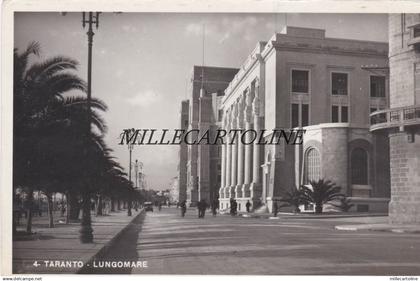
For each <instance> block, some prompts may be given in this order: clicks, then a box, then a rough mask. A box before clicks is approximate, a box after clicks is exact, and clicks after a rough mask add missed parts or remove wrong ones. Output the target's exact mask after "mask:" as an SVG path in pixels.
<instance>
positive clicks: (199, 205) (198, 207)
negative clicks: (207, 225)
mask: <svg viewBox="0 0 420 281" xmlns="http://www.w3.org/2000/svg"><path fill="white" fill-rule="evenodd" d="M197 210H198V218H201V201H198V202H197Z"/></svg>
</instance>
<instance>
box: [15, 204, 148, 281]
mask: <svg viewBox="0 0 420 281" xmlns="http://www.w3.org/2000/svg"><path fill="white" fill-rule="evenodd" d="M132 211H133V215H132V216H131V217H129V216H127V211H126V210H122V211H118V212H112V213H111V214H110V215H108V216H100V217H96V216H94V215H92V228H93V235H94V242H93V243H90V244H82V243H80V242H79V229H80V223H70V224H67V225H66V224H56V225H55V227H54V228H46V227H45V226H44V224H42V226H43V227H37V226H38V225H40V223H39V222H40V220H44V219H45V218H44V217H42V218H39V217H38V218H37V217H35V218H34V228H33V230H32V231H34V232H36V234H34V235H33V237H32V238H31V239H29V237H28V239H27V240H25V239H22V240H21V241H13V273H14V274H16V273H33V274H40V273H76V272H77V271H78V270H80V268H79V267H78V266H76V265H75V264H72V265H71V266H64V267H63V266H58V267H47V266H46V265H45V262H44V261H53V262H55V261H66V262H72V261H81V262H83V264H86V263H87V262H88V261H89V260H91V259H92V258H93V257H94V256H95V255H96V254H98V253H99V252H100V251H103V250H104V249H105V248H106V247H107V246H109V244H110V243H112V241H113V238H114V237H116V236H117V235H119V234H120V233H121V232H122V230H123V229H124V228H125V227H126V226H127V225H128V224H129V223H130V222H131V221H132V220H134V219H135V218H136V217H137V216H138V215H139V214H140V213H141V210H139V211H137V212H136V211H135V210H134V209H133V210H132ZM37 220H38V221H37ZM23 238H24V237H23ZM35 261H37V262H38V263H37V264H39V265H38V266H36V265H34V262H35ZM61 265H62V264H61Z"/></svg>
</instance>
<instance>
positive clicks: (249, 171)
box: [220, 84, 261, 199]
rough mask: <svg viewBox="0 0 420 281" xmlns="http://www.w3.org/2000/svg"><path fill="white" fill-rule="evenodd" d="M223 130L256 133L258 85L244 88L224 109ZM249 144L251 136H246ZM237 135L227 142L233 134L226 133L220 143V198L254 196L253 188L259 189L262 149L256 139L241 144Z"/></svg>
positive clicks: (257, 126)
mask: <svg viewBox="0 0 420 281" xmlns="http://www.w3.org/2000/svg"><path fill="white" fill-rule="evenodd" d="M223 125H224V128H223V129H225V130H227V131H229V130H232V129H241V130H244V131H245V130H250V129H254V130H255V131H257V132H259V131H260V129H261V116H260V100H259V94H258V85H257V84H255V86H253V87H251V89H248V90H247V91H245V92H244V93H243V94H242V95H241V96H240V97H239V98H238V99H237V101H236V102H235V103H234V104H233V105H232V106H231V107H230V108H229V110H227V111H226V114H225V115H224V122H223ZM245 138H246V139H245V142H246V143H249V142H250V140H251V135H250V134H246V135H245ZM240 140H241V134H238V137H237V138H236V140H235V142H234V143H233V144H230V143H231V141H232V136H231V135H228V137H227V139H226V143H225V144H224V145H222V165H221V169H222V171H221V188H220V198H221V199H223V198H249V197H252V198H253V197H254V195H255V193H256V192H255V191H256V189H258V188H260V177H261V176H260V173H261V169H260V166H261V162H260V160H261V155H260V153H261V149H260V145H258V144H257V143H256V142H255V143H253V144H249V145H244V144H243V143H242V142H241V141H240Z"/></svg>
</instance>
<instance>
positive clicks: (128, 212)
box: [127, 200, 132, 217]
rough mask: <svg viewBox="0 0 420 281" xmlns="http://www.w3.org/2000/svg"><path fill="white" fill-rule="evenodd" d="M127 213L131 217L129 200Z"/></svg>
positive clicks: (129, 201)
mask: <svg viewBox="0 0 420 281" xmlns="http://www.w3.org/2000/svg"><path fill="white" fill-rule="evenodd" d="M127 215H128V216H129V217H131V215H132V213H131V200H128V203H127Z"/></svg>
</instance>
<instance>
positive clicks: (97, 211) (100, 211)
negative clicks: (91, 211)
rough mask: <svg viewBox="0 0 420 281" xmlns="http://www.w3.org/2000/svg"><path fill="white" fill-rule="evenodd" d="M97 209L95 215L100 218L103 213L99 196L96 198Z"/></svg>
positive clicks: (100, 196)
mask: <svg viewBox="0 0 420 281" xmlns="http://www.w3.org/2000/svg"><path fill="white" fill-rule="evenodd" d="M97 202H98V203H97V207H96V215H97V216H102V215H103V212H102V195H101V194H99V196H98V201H97Z"/></svg>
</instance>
